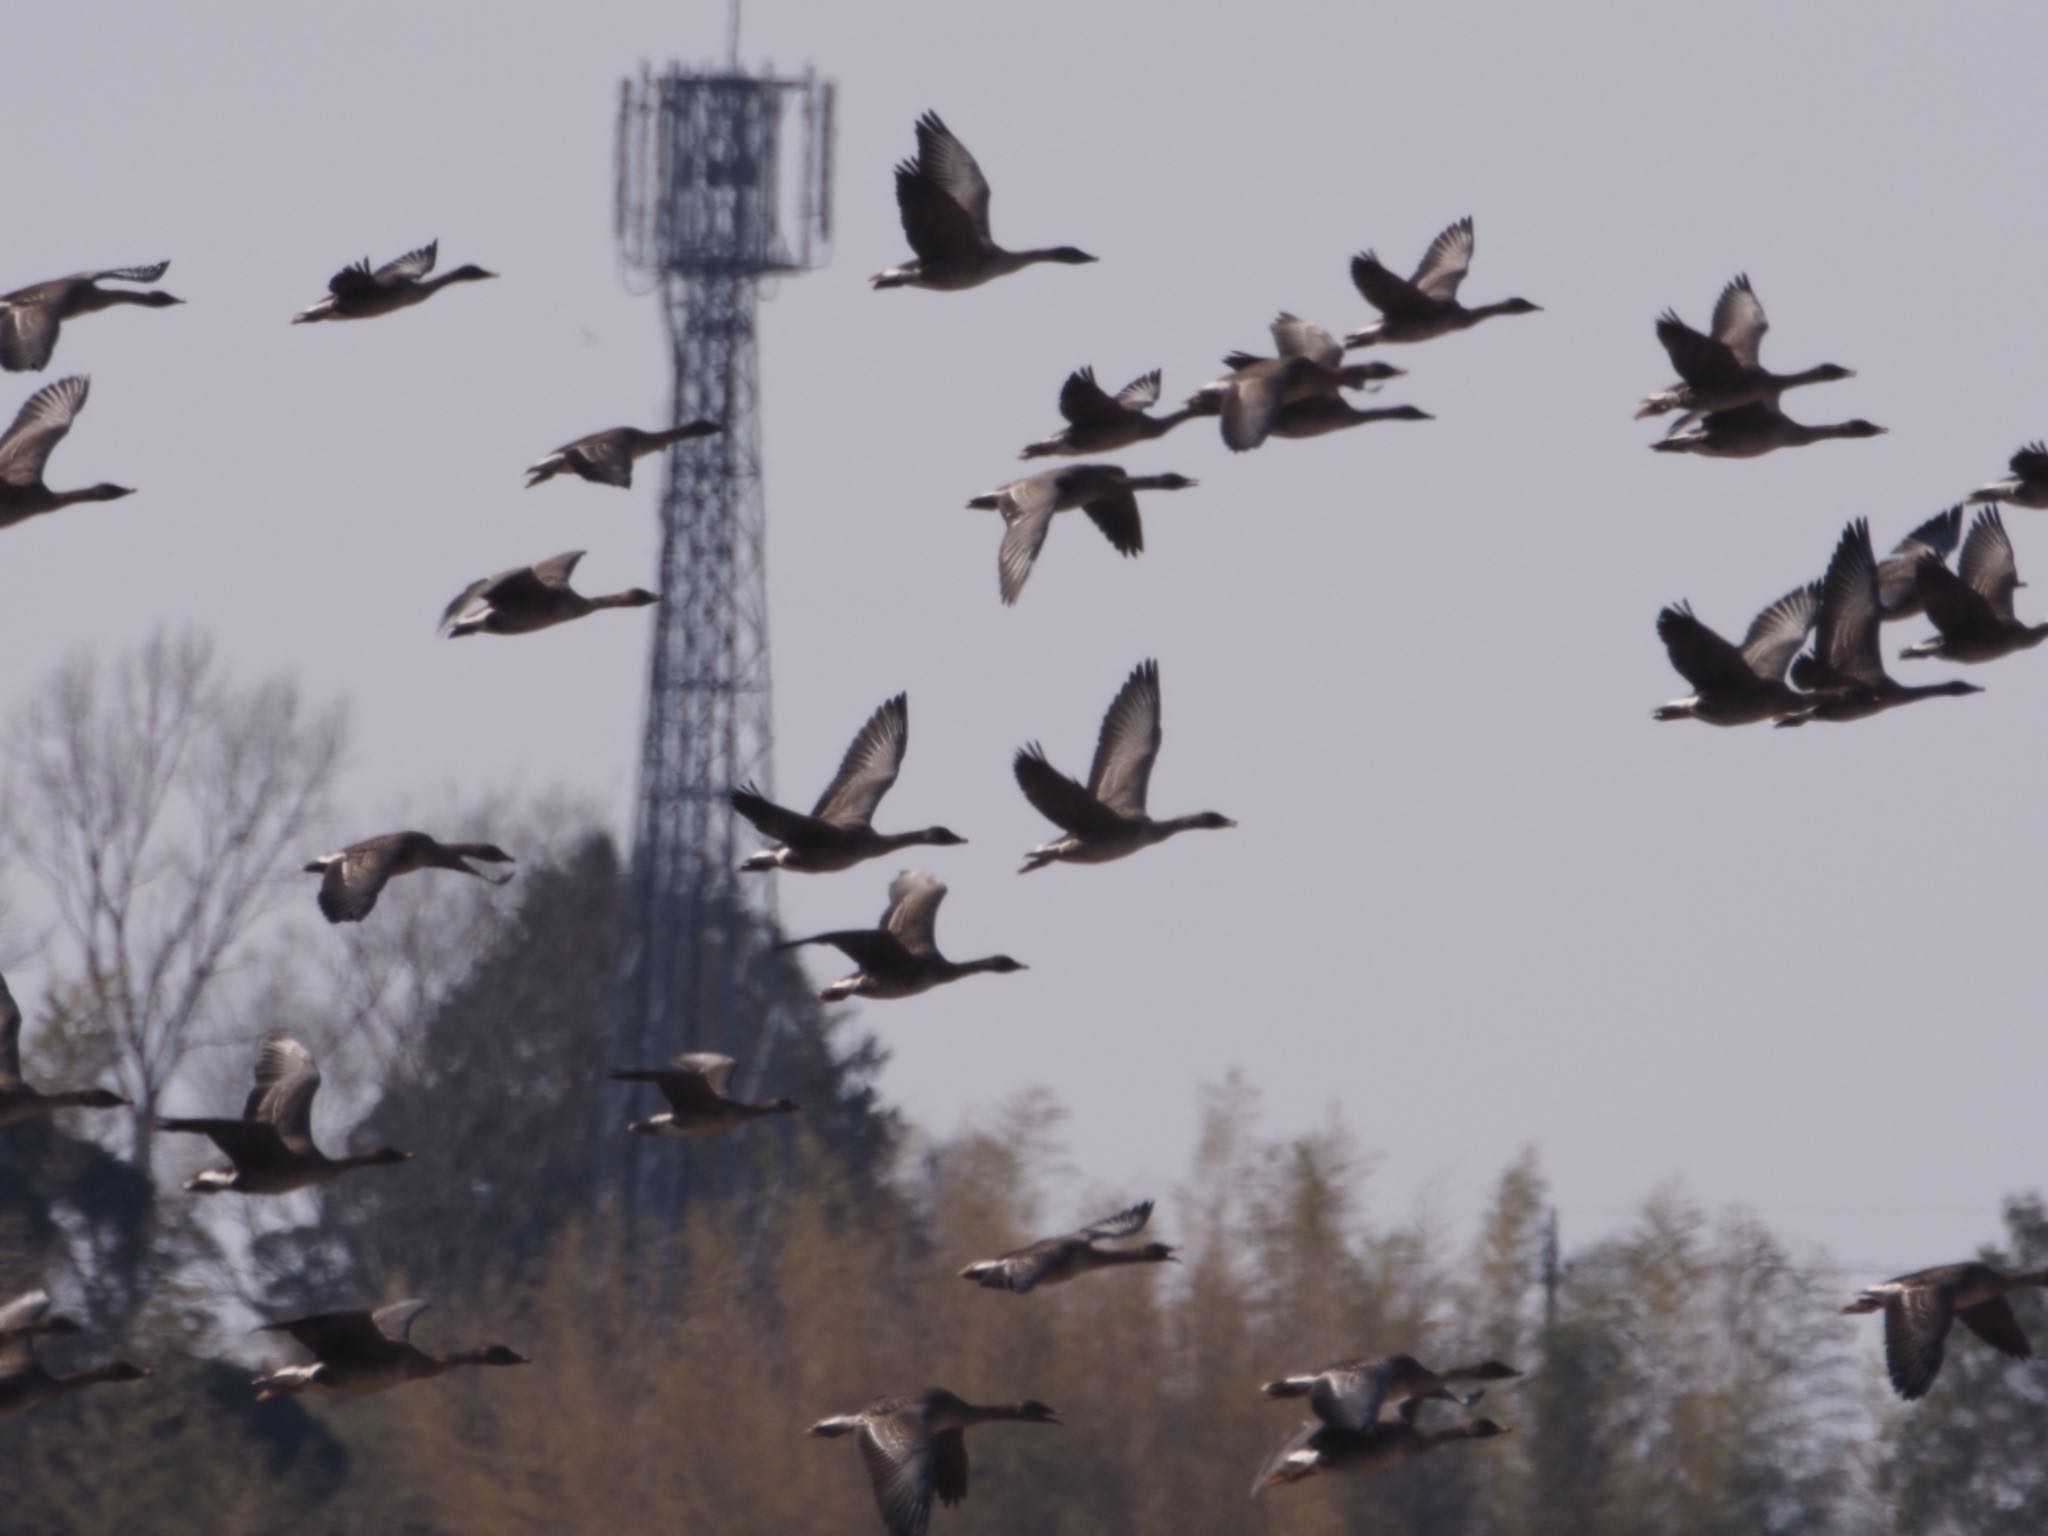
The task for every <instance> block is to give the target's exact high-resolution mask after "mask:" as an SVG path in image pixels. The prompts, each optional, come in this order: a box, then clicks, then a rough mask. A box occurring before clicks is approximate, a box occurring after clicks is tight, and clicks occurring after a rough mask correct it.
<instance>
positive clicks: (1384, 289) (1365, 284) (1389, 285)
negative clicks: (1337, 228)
mask: <svg viewBox="0 0 2048 1536" xmlns="http://www.w3.org/2000/svg"><path fill="white" fill-rule="evenodd" d="M1351 281H1352V283H1353V285H1354V286H1356V288H1357V289H1358V291H1359V293H1361V294H1362V295H1364V297H1365V302H1366V303H1368V304H1370V305H1371V306H1372V307H1373V308H1374V309H1376V310H1378V311H1379V312H1380V313H1381V314H1383V315H1427V314H1430V313H1432V312H1433V311H1434V310H1435V309H1436V306H1435V305H1434V304H1433V303H1431V302H1430V299H1429V296H1428V295H1427V294H1425V293H1423V292H1422V291H1421V290H1420V289H1418V288H1417V287H1416V286H1415V285H1414V284H1413V283H1411V282H1409V281H1408V279H1407V278H1405V277H1402V276H1400V275H1399V274H1398V273H1395V272H1392V271H1389V270H1388V269H1387V268H1386V267H1384V266H1382V265H1381V264H1380V259H1379V257H1377V256H1375V255H1374V254H1373V253H1372V252H1371V251H1365V252H1362V253H1361V254H1359V255H1357V256H1354V257H1352V258H1351Z"/></svg>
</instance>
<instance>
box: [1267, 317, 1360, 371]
mask: <svg viewBox="0 0 2048 1536" xmlns="http://www.w3.org/2000/svg"><path fill="white" fill-rule="evenodd" d="M1269 329H1270V330H1271V332H1272V336H1273V350H1274V351H1275V352H1276V353H1278V354H1279V355H1280V356H1281V357H1305V358H1308V359H1309V360H1310V361H1311V362H1317V363H1321V364H1322V365H1323V366H1324V367H1325V368H1335V367H1336V366H1337V365H1338V364H1339V363H1341V362H1343V361H1344V345H1343V343H1342V342H1340V341H1338V340H1337V338H1336V337H1334V336H1332V335H1331V334H1330V333H1329V332H1328V331H1326V330H1324V329H1323V328H1322V327H1321V326H1320V325H1317V324H1315V323H1314V322H1313V321H1309V320H1304V319H1302V318H1301V316H1299V315H1290V314H1289V313H1287V311H1286V310H1284V309H1283V310H1282V311H1281V312H1280V313H1279V314H1277V315H1275V316H1274V317H1273V324H1272V325H1271V327H1270V328H1269Z"/></svg>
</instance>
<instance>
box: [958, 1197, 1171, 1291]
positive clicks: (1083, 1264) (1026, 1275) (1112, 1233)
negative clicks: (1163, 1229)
mask: <svg viewBox="0 0 2048 1536" xmlns="http://www.w3.org/2000/svg"><path fill="white" fill-rule="evenodd" d="M1151 1219H1152V1202H1151V1201H1150V1200H1140V1201H1139V1202H1138V1203H1137V1204H1136V1205H1134V1206H1131V1207H1130V1208H1129V1209H1128V1210H1122V1211H1118V1212H1117V1213H1116V1214H1115V1215H1114V1216H1105V1217H1103V1218H1102V1220H1100V1221H1096V1222H1090V1223H1089V1224H1088V1225H1087V1226H1085V1227H1083V1228H1081V1230H1080V1231H1078V1232H1068V1233H1065V1234H1064V1235H1062V1236H1060V1237H1048V1238H1044V1239H1042V1240H1041V1241H1039V1242H1035V1243H1032V1244H1030V1245H1029V1246H1028V1247H1024V1248H1018V1249H1014V1250H1012V1251H1011V1252H1009V1253H1006V1254H1003V1255H1001V1256H1000V1257H997V1258H993V1259H982V1260H979V1261H978V1262H976V1263H973V1264H970V1265H968V1266H967V1267H966V1268H965V1269H963V1270H961V1271H960V1277H961V1278H962V1279H963V1280H972V1281H975V1282H976V1283H977V1284H979V1285H982V1286H985V1287H987V1288H988V1289H990V1290H995V1291H1009V1292H1012V1293H1013V1294H1015V1295H1018V1296H1022V1295H1025V1294H1026V1293H1027V1292H1029V1291H1031V1290H1033V1289H1035V1288H1036V1287H1038V1286H1041V1285H1061V1284H1064V1283H1065V1282H1066V1281H1069V1280H1072V1279H1075V1278H1076V1277H1077V1276H1080V1275H1085V1274H1088V1273H1090V1272H1091V1271H1093V1270H1098V1269H1114V1268H1116V1267H1117V1266H1119V1265H1123V1264H1166V1263H1178V1262H1179V1260H1177V1259H1175V1258H1174V1256H1173V1247H1172V1245H1171V1244H1168V1243H1146V1244H1145V1245H1143V1246H1142V1247H1138V1248H1111V1247H1106V1246H1104V1245H1105V1244H1108V1243H1112V1242H1116V1241H1118V1240H1119V1239H1122V1238H1127V1237H1136V1236H1137V1235H1138V1234H1139V1233H1140V1232H1142V1231H1144V1230H1145V1223H1146V1222H1148V1221H1150V1220H1151Z"/></svg>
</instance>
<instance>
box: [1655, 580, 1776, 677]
mask: <svg viewBox="0 0 2048 1536" xmlns="http://www.w3.org/2000/svg"><path fill="white" fill-rule="evenodd" d="M1657 638H1658V639H1659V640H1662V641H1663V642H1664V653H1665V654H1666V655H1667V656H1669V657H1670V658H1671V665H1672V667H1673V668H1675V669H1676V670H1677V672H1678V675H1679V676H1680V677H1682V678H1684V679H1685V680H1686V681H1687V682H1688V683H1691V684H1692V685H1693V687H1695V688H1697V689H1698V690H1699V691H1700V692H1701V693H1721V692H1726V691H1729V690H1733V689H1740V688H1753V687H1755V686H1756V674H1755V673H1754V672H1753V671H1751V670H1750V665H1749V662H1748V661H1747V660H1746V659H1745V658H1744V656H1743V654H1742V652H1741V651H1740V650H1738V649H1737V648H1736V647H1735V646H1733V645H1731V644H1730V643H1729V642H1728V641H1727V640H1724V639H1723V638H1722V637H1721V636H1719V635H1717V634H1715V633H1714V631H1713V630H1711V629H1709V628H1707V626H1706V625H1704V624H1702V623H1701V622H1700V621H1699V619H1698V618H1697V617H1696V616H1695V615H1694V614H1693V611H1692V605H1691V604H1689V603H1682V602H1681V603H1673V604H1672V605H1671V606H1670V607H1668V608H1666V609H1664V610H1663V611H1662V612H1661V613H1659V614H1658V615H1657Z"/></svg>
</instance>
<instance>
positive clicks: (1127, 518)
mask: <svg viewBox="0 0 2048 1536" xmlns="http://www.w3.org/2000/svg"><path fill="white" fill-rule="evenodd" d="M1194 483H1195V482H1194V481H1192V480H1190V479H1189V478H1188V477H1187V476H1186V475H1172V474H1168V475H1128V474H1125V473H1124V471H1123V470H1122V469H1120V468H1118V467H1117V466H1116V465H1114V464H1072V465H1069V466H1068V467H1067V468H1065V469H1046V470H1040V471H1039V472H1038V473H1037V474H1035V475H1026V476H1025V477H1024V478H1023V479H1021V480H1012V481H1011V482H1010V483H1009V484H1008V485H1004V486H1000V487H998V488H997V489H995V490H993V491H990V492H989V493H988V494H987V495H985V496H977V497H975V498H974V499H973V500H972V501H970V502H968V503H967V505H968V506H970V507H976V508H979V509H980V510H982V511H984V512H1000V513H1002V515H1003V547H1002V550H1001V552H1000V553H999V554H998V556H997V559H996V574H997V577H998V580H999V586H1000V589H1001V591H1002V595H1003V601H1004V603H1006V604H1008V603H1014V602H1016V601H1017V598H1018V596H1019V595H1020V594H1021V593H1022V592H1023V591H1024V583H1025V582H1026V581H1028V580H1030V578H1031V568H1032V566H1033V565H1035V564H1036V563H1037V561H1038V552H1039V550H1041V549H1043V548H1044V547H1045V536H1046V534H1047V533H1048V532H1050V531H1051V529H1052V519H1053V514H1054V513H1055V512H1071V511H1073V510H1074V509H1075V508H1077V507H1078V508H1079V509H1080V510H1081V511H1083V512H1086V513H1087V514H1088V520H1089V521H1090V522H1092V523H1094V524H1095V526H1096V527H1097V528H1099V529H1101V530H1102V536H1103V537H1104V538H1106V539H1108V540H1109V542H1110V543H1111V544H1112V545H1114V546H1115V548H1116V552H1117V553H1118V554H1120V555H1123V556H1126V557H1129V556H1132V555H1140V554H1143V553H1144V552H1145V525H1144V524H1143V523H1142V522H1141V521H1139V518H1138V496H1137V493H1138V492H1139V491H1184V490H1186V489H1187V488H1188V487H1189V486H1191V485H1193V484H1194Z"/></svg>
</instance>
